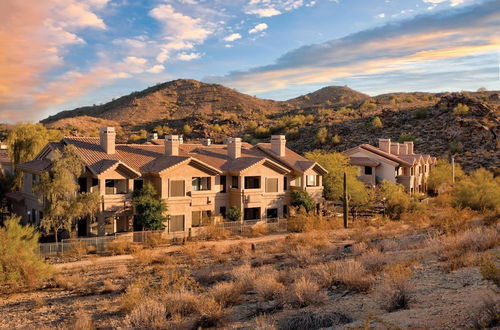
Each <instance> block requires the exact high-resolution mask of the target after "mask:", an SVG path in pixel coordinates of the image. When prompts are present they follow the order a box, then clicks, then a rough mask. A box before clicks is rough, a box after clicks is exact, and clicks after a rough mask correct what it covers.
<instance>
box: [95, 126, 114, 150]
mask: <svg viewBox="0 0 500 330" xmlns="http://www.w3.org/2000/svg"><path fill="white" fill-rule="evenodd" d="M99 138H100V141H101V148H102V149H103V150H104V152H105V153H107V154H108V155H112V154H114V153H115V140H116V132H115V128H114V127H103V128H101V131H100V132H99Z"/></svg>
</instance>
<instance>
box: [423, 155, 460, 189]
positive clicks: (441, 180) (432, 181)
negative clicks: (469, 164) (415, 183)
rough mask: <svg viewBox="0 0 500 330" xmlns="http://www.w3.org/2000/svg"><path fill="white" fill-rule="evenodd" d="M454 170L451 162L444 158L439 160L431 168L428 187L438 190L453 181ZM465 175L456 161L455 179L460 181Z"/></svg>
mask: <svg viewBox="0 0 500 330" xmlns="http://www.w3.org/2000/svg"><path fill="white" fill-rule="evenodd" d="M452 173H453V171H452V168H451V164H450V163H449V162H447V161H446V160H444V159H440V160H438V162H437V164H436V165H435V166H434V167H433V168H432V169H431V172H430V173H429V178H428V179H427V187H429V189H430V190H432V191H436V192H437V191H438V190H439V189H440V188H442V187H443V186H445V185H451V184H452V183H453V175H452ZM464 176H465V174H464V171H463V170H462V167H461V166H460V164H457V163H455V181H460V180H461V179H462V178H463V177H464Z"/></svg>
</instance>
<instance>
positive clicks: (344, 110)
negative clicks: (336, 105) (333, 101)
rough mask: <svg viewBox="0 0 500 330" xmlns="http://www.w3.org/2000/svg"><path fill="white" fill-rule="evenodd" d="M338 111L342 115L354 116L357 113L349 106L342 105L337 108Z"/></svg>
mask: <svg viewBox="0 0 500 330" xmlns="http://www.w3.org/2000/svg"><path fill="white" fill-rule="evenodd" d="M337 113H338V114H339V115H341V116H352V115H354V114H356V111H354V110H353V109H351V108H349V107H341V108H340V109H339V110H337Z"/></svg>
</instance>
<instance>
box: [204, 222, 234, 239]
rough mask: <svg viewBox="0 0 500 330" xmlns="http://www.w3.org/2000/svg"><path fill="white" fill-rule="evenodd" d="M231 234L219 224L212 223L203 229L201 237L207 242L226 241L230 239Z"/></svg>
mask: <svg viewBox="0 0 500 330" xmlns="http://www.w3.org/2000/svg"><path fill="white" fill-rule="evenodd" d="M230 234H231V232H230V231H228V230H226V229H224V228H223V227H221V226H220V225H218V224H217V223H210V224H209V225H207V226H204V227H203V228H202V230H201V232H200V235H199V236H200V237H202V238H204V239H206V240H218V239H225V238H227V237H229V236H230Z"/></svg>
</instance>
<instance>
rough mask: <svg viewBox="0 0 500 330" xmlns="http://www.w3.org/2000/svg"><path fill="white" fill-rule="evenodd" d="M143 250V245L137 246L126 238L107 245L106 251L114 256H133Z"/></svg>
mask: <svg viewBox="0 0 500 330" xmlns="http://www.w3.org/2000/svg"><path fill="white" fill-rule="evenodd" d="M141 249H142V246H141V245H139V244H135V243H134V242H131V241H130V240H129V239H126V238H118V239H116V240H114V241H110V242H107V243H106V251H107V252H109V253H111V254H112V255H121V254H131V253H135V252H138V251H140V250H141Z"/></svg>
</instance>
